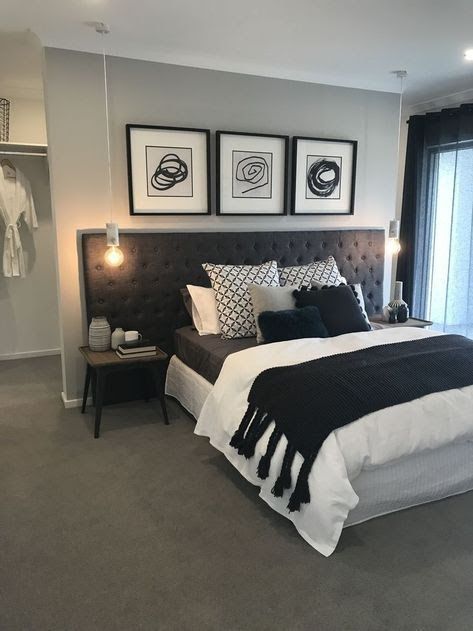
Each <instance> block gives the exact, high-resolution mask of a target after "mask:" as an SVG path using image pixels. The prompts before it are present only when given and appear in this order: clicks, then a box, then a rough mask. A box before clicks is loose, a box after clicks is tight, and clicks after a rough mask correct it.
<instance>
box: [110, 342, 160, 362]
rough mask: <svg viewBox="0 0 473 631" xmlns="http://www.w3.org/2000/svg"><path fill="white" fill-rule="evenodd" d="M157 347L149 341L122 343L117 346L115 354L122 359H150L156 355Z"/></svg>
mask: <svg viewBox="0 0 473 631" xmlns="http://www.w3.org/2000/svg"><path fill="white" fill-rule="evenodd" d="M157 350H158V347H157V346H156V344H152V343H151V342H150V341H149V340H143V339H142V340H136V342H124V343H123V344H119V346H118V348H117V350H116V353H117V355H118V357H121V358H122V359H137V358H139V357H151V356H152V355H156V351H157Z"/></svg>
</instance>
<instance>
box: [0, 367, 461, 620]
mask: <svg viewBox="0 0 473 631" xmlns="http://www.w3.org/2000/svg"><path fill="white" fill-rule="evenodd" d="M60 389H61V387H60V368H59V360H58V358H56V357H53V358H44V359H35V360H20V361H14V362H13V361H10V362H0V628H1V629H2V630H5V631H13V630H15V631H16V630H22V631H23V630H35V631H37V630H41V631H42V630H48V631H53V630H56V629H57V630H62V631H64V630H66V631H69V630H80V631H88V630H100V631H107V630H109V629H110V630H111V629H113V630H122V629H123V630H127V631H132V630H134V629H150V630H159V631H162V630H167V629H176V630H188V629H189V630H207V629H209V630H214V629H215V630H227V629H228V630H244V629H251V630H253V629H257V630H268V631H269V630H279V629H284V630H291V631H292V630H297V629H310V630H315V631H343V630H350V631H358V630H360V631H361V630H363V631H369V630H376V631H380V630H383V629H395V630H403V629H406V630H407V629H408V630H417V631H421V630H429V631H430V630H437V629H438V630H439V631H446V630H449V631H452V630H463V629H465V630H470V629H472V628H473V597H472V593H473V591H472V590H473V525H472V523H473V494H472V493H470V494H466V495H463V496H459V497H455V498H452V499H449V500H445V501H442V502H438V503H436V504H431V505H427V506H423V507H419V508H415V509H412V510H408V511H404V512H402V513H397V514H394V515H391V516H388V517H384V518H379V519H376V520H373V521H371V522H368V523H366V524H362V525H360V526H356V527H353V528H349V529H347V530H346V531H344V533H343V535H342V539H341V542H340V545H339V548H338V549H337V552H336V553H335V554H334V555H333V556H332V557H330V558H329V559H326V558H324V557H322V556H321V555H319V554H318V553H317V552H315V551H314V550H313V549H312V548H310V547H309V546H308V545H307V544H306V543H305V542H304V541H303V540H302V539H301V538H300V537H299V535H298V534H297V533H296V531H295V530H294V529H293V527H292V525H291V524H290V522H289V521H287V520H286V519H284V518H283V517H281V516H279V515H277V514H276V513H274V512H272V511H271V510H270V509H269V508H268V507H267V506H266V505H265V504H264V503H263V502H262V501H261V500H259V498H258V496H257V492H256V489H255V488H253V487H252V486H250V485H249V484H247V483H246V482H245V481H244V480H243V479H242V478H241V477H240V476H239V474H238V473H237V472H236V471H235V470H234V469H233V468H232V467H231V466H230V465H229V464H227V462H226V461H225V460H224V458H223V457H222V456H220V455H219V454H218V453H217V452H215V451H214V450H213V448H212V447H210V445H209V444H208V443H207V441H206V440H205V439H203V438H197V437H195V436H193V434H192V429H193V423H192V422H191V421H190V420H189V418H188V417H187V416H186V415H185V414H184V413H183V412H182V411H181V410H180V408H179V407H178V406H177V405H176V404H173V403H172V402H171V403H170V406H169V407H170V416H171V423H172V425H170V426H169V427H166V426H164V425H163V424H162V422H161V416H160V411H159V405H158V404H157V402H155V401H151V402H150V403H149V404H145V403H141V402H139V403H130V404H126V405H119V406H118V405H117V406H109V407H107V408H105V410H104V416H103V422H102V437H101V438H100V439H99V440H93V438H92V414H91V413H89V414H87V415H84V416H82V415H81V414H80V412H79V410H78V409H72V410H65V409H64V408H63V406H62V404H61V401H60V398H59V394H58V393H59V392H60Z"/></svg>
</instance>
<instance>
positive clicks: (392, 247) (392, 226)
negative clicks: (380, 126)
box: [388, 70, 407, 256]
mask: <svg viewBox="0 0 473 631" xmlns="http://www.w3.org/2000/svg"><path fill="white" fill-rule="evenodd" d="M392 74H393V75H396V77H397V78H398V79H399V81H400V82H401V91H400V93H399V120H398V130H397V174H398V177H397V181H396V184H397V182H398V181H399V173H400V171H399V160H400V157H401V128H402V102H403V96H404V79H405V78H406V77H407V70H393V71H392ZM400 230H401V222H400V221H399V219H391V221H390V222H389V233H388V248H389V251H390V253H391V254H392V255H393V256H395V255H397V254H399V252H400V251H401V243H400V241H399V235H400Z"/></svg>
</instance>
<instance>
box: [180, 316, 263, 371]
mask: <svg viewBox="0 0 473 631" xmlns="http://www.w3.org/2000/svg"><path fill="white" fill-rule="evenodd" d="M174 342H175V349H176V355H177V357H179V359H180V360H181V361H182V362H184V364H187V366H189V367H190V368H192V370H194V371H195V372H196V373H197V374H199V375H200V376H201V377H203V378H204V379H206V380H207V381H209V382H210V383H215V382H216V381H217V377H218V376H219V374H220V371H221V370H222V366H223V362H224V361H225V360H226V358H227V357H228V356H229V355H231V354H232V353H237V352H238V351H243V350H245V349H247V348H251V347H253V346H256V338H255V337H243V338H238V339H235V340H222V338H221V336H220V335H199V334H198V333H197V331H196V330H195V329H194V328H193V327H191V326H184V327H182V328H181V329H177V330H176V331H175V333H174Z"/></svg>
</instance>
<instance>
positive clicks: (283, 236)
mask: <svg viewBox="0 0 473 631" xmlns="http://www.w3.org/2000/svg"><path fill="white" fill-rule="evenodd" d="M84 237H85V239H83V251H84V261H85V265H84V275H85V292H86V298H87V315H88V316H91V315H92V313H93V314H94V315H96V314H99V315H101V314H108V315H109V319H110V320H111V324H112V326H116V325H120V324H124V325H125V326H126V327H128V328H137V329H138V330H140V331H141V332H143V334H144V335H146V336H147V337H152V338H154V339H156V340H157V341H158V343H160V345H161V346H163V347H164V348H165V349H166V350H167V351H168V352H169V353H170V354H172V359H171V361H170V365H169V370H168V375H167V383H166V392H167V393H168V394H169V395H170V396H173V397H175V398H176V399H177V400H178V401H179V402H180V403H181V404H182V405H183V407H184V408H186V409H187V410H188V411H189V412H190V413H191V414H192V415H193V416H194V417H195V418H196V419H198V421H197V425H196V433H197V434H199V435H201V436H206V437H207V438H209V440H210V442H211V443H212V445H213V446H214V447H216V448H217V449H218V450H219V451H221V452H222V453H223V454H224V455H225V457H226V458H228V460H229V461H230V462H231V463H232V464H233V465H234V466H235V467H236V468H237V469H238V470H239V471H240V473H241V474H242V475H243V476H244V477H245V478H246V479H247V480H248V481H250V482H251V483H253V484H256V485H258V486H259V487H260V495H261V497H262V499H263V500H264V501H266V502H267V503H268V504H269V505H270V506H271V507H272V508H273V509H274V510H276V511H278V512H280V513H281V514H282V515H284V516H285V517H288V518H289V519H291V521H292V522H293V523H294V525H295V527H296V528H297V530H298V531H299V533H300V534H301V535H302V536H303V537H304V539H305V540H306V541H307V542H308V543H309V544H310V545H312V546H313V547H314V548H315V549H317V550H318V551H319V552H321V553H322V554H324V555H326V556H328V555H330V554H331V553H332V552H333V550H334V549H335V547H336V544H337V542H338V539H339V537H340V533H341V531H342V528H343V527H347V526H350V525H353V524H356V523H359V522H362V521H365V520H367V519H371V518H373V517H376V516H379V515H383V514H386V513H389V512H392V511H397V510H401V509H403V508H408V507H411V506H415V505H418V504H422V503H424V502H430V501H433V500H437V499H441V498H444V497H447V496H450V495H454V494H458V493H463V492H466V491H469V490H472V489H473V465H472V463H473V459H472V456H473V446H472V445H473V442H472V439H473V431H472V410H473V389H472V388H471V387H470V388H465V389H463V391H462V392H460V394H458V392H456V393H455V394H452V393H437V394H435V395H430V396H431V399H432V400H431V401H428V402H427V403H428V406H427V409H428V414H424V415H423V425H422V424H420V425H419V426H418V427H416V425H415V423H414V420H416V419H417V417H419V410H420V409H423V408H422V406H423V405H424V403H425V401H424V402H423V403H421V404H419V402H413V404H414V406H413V409H411V408H412V405H411V406H410V404H405V405H406V406H407V408H405V410H404V411H403V412H402V413H401V414H399V411H398V410H397V411H396V414H395V423H394V425H395V426H396V427H397V431H396V432H394V433H392V432H387V433H386V430H385V427H384V426H383V431H381V430H380V422H381V421H380V417H382V416H383V415H382V414H381V415H380V414H375V415H370V416H371V418H369V417H366V418H364V419H360V420H359V421H357V422H356V423H353V424H352V425H351V426H347V427H344V428H341V429H340V430H337V433H335V432H334V433H333V434H331V436H330V437H329V439H327V441H326V443H327V444H326V445H325V444H324V447H323V451H322V452H320V453H319V456H318V457H317V461H316V466H315V467H314V469H313V471H312V473H311V482H310V483H311V486H312V489H313V491H314V493H312V495H313V496H314V497H315V496H317V497H318V499H319V501H318V502H315V501H312V502H311V503H310V504H308V505H305V507H304V509H303V510H301V511H300V512H298V513H290V514H289V513H288V511H287V508H286V505H287V499H284V500H283V501H281V500H280V499H279V498H275V497H274V496H273V495H272V494H271V493H270V488H271V486H272V484H273V481H274V479H273V477H272V476H271V475H270V477H269V478H268V480H266V481H265V482H263V483H262V481H261V480H260V479H259V478H257V477H256V473H255V471H256V464H255V463H256V461H257V459H258V458H257V457H255V458H251V459H249V460H245V459H244V458H241V457H239V456H238V454H236V452H235V451H234V450H232V449H231V448H230V446H229V442H230V438H231V435H232V432H233V431H234V430H235V428H236V427H237V426H238V424H239V422H240V420H241V417H242V414H243V413H244V407H245V402H246V396H247V394H248V389H249V386H250V385H251V383H252V381H253V380H254V378H255V377H256V375H257V374H258V373H259V372H261V371H262V370H264V369H265V368H266V367H269V366H274V365H281V363H283V364H290V363H299V362H301V361H303V359H304V358H316V357H319V356H321V353H322V354H323V353H325V354H330V353H331V352H332V353H336V352H340V349H341V348H343V349H344V350H350V349H351V350H353V349H354V348H357V347H358V348H361V347H363V346H364V345H368V346H369V345H371V344H372V345H376V344H381V343H396V342H399V341H402V340H407V339H414V338H416V337H422V336H431V335H435V334H434V333H431V332H429V331H423V330H419V329H409V328H404V329H402V330H401V329H395V330H392V329H388V330H380V331H372V332H367V333H362V334H348V335H344V336H340V337H339V338H337V339H335V338H333V339H332V340H331V341H330V343H328V344H325V345H324V344H322V343H321V342H323V340H322V341H321V340H318V341H317V340H310V341H309V340H298V341H292V342H280V343H277V344H269V345H265V346H260V347H254V346H250V347H244V348H241V347H238V348H236V346H237V345H233V346H232V347H228V346H227V348H226V349H223V347H222V346H221V345H220V344H219V342H218V340H216V339H212V340H206V341H202V340H198V339H197V336H196V335H193V334H192V331H191V330H190V329H189V328H187V330H185V331H182V330H181V331H180V333H179V334H178V335H177V336H175V330H176V329H183V328H185V327H186V326H187V327H189V325H190V321H189V318H188V316H187V314H186V313H185V310H184V308H183V305H182V300H181V298H180V295H179V289H180V288H181V287H183V286H184V285H185V284H186V283H191V284H201V285H205V284H206V283H208V279H206V277H205V274H204V273H203V272H202V268H201V264H202V263H203V262H205V261H210V262H215V263H222V262H223V263H232V264H246V263H251V264H254V263H261V262H263V261H266V260H271V259H276V260H277V261H278V264H280V265H283V266H284V265H291V264H292V265H298V264H303V263H305V262H308V261H313V260H315V259H317V258H318V259H322V258H324V257H326V256H327V255H329V254H332V255H333V256H334V257H335V258H336V260H337V263H338V266H339V268H340V271H341V273H342V274H343V275H344V276H345V277H347V279H348V281H349V282H360V283H361V284H362V286H363V290H364V295H365V299H366V309H367V312H368V314H369V315H373V314H375V313H379V312H380V310H381V307H382V304H383V270H384V257H383V252H384V232H383V231H380V230H358V231H350V230H348V231H321V232H285V233H277V232H271V233H251V234H249V233H208V234H205V233H196V234H190V233H189V234H177V233H174V234H170V233H162V234H158V233H153V234H130V235H126V234H125V235H123V236H121V246H122V247H123V249H124V250H125V257H126V259H127V260H128V261H131V263H130V264H129V267H126V268H125V269H124V270H122V272H123V273H122V274H121V276H120V275H119V277H118V278H117V277H116V276H115V277H111V276H110V275H109V274H108V273H105V272H104V270H103V268H102V267H101V266H100V265H99V264H97V253H98V252H100V255H101V253H102V251H103V249H104V246H105V243H104V238H103V235H84ZM207 286H208V285H207ZM334 340H335V341H334ZM232 342H234V341H232ZM360 345H361V346H360ZM329 346H330V348H329ZM199 347H200V348H199ZM233 348H234V349H235V350H232V349H233ZM322 350H323V352H322ZM199 358H200V359H199ZM199 366H200V369H199ZM204 366H206V367H207V368H206V370H204V369H203V367H204ZM209 368H211V370H210V372H209ZM452 396H453V398H452ZM419 405H420V406H421V407H420V408H419V407H418V406H419ZM409 406H410V407H409ZM416 406H417V407H416ZM386 413H387V414H388V415H389V414H392V413H393V412H392V410H391V412H389V411H388V412H386ZM373 417H374V418H373ZM399 418H401V421H402V422H399ZM430 418H434V419H436V420H437V423H436V425H435V426H436V427H437V428H438V431H433V432H432V431H431V430H432V424H431V423H430V424H429V419H430ZM384 425H385V424H384ZM354 428H355V429H354ZM422 433H424V434H425V435H424V436H422V435H421V434H422ZM406 441H407V442H406ZM265 442H267V437H265V436H263V438H262V439H261V441H260V444H258V445H257V454H256V456H259V455H261V453H262V450H263V449H264V443H265ZM278 449H279V452H282V450H283V449H284V444H283V443H282V444H280V445H279V446H278ZM350 449H351V451H350ZM258 450H259V451H258ZM281 457H282V454H281V453H279V454H276V455H275V458H276V460H277V459H278V458H279V459H280V458H281ZM276 465H277V463H276ZM276 465H275V466H276ZM298 466H300V461H299V462H298V461H297V459H296V460H295V461H294V464H293V467H295V468H297V467H298ZM316 470H317V471H318V473H319V475H317V474H316ZM320 498H323V500H322V501H321V500H320Z"/></svg>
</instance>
